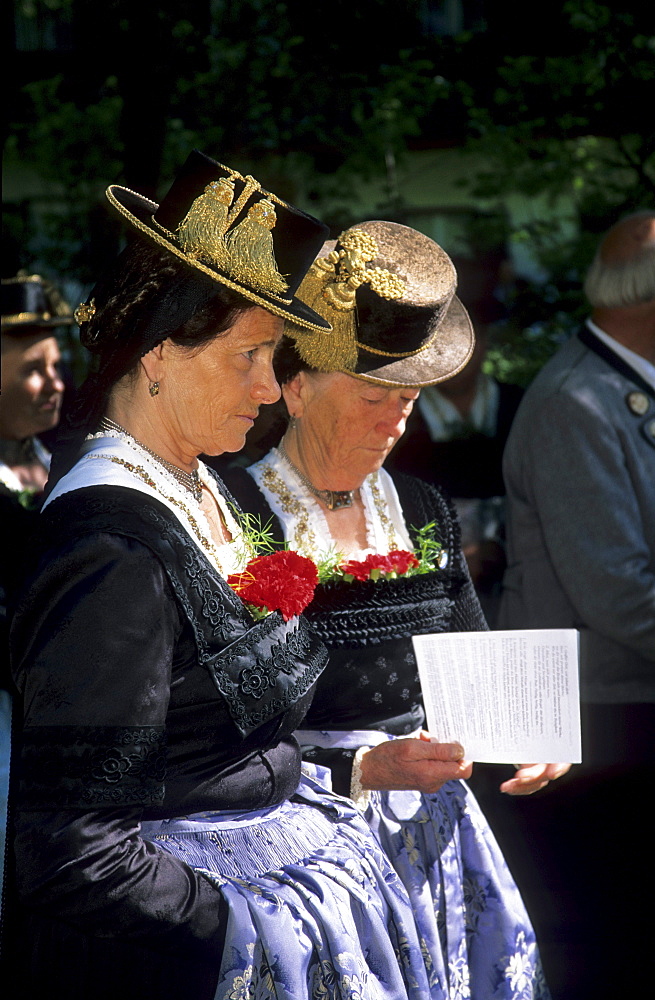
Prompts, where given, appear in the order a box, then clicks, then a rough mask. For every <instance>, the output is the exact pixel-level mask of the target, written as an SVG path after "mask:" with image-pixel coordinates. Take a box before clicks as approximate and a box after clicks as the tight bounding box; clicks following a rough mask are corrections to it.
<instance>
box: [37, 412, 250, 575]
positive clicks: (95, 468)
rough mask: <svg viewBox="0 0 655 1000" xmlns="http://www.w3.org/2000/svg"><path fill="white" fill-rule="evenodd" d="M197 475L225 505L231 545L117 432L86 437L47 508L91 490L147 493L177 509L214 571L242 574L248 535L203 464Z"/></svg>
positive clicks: (186, 496)
mask: <svg viewBox="0 0 655 1000" xmlns="http://www.w3.org/2000/svg"><path fill="white" fill-rule="evenodd" d="M198 473H199V475H200V479H201V480H202V482H203V484H204V485H205V486H206V487H207V489H209V490H210V492H211V494H212V496H213V497H214V498H215V500H216V502H217V504H218V506H219V507H220V510H221V513H222V515H223V517H224V519H225V524H226V526H227V529H228V531H229V532H230V534H231V535H232V541H231V542H227V543H225V544H223V545H216V544H215V543H214V542H213V541H212V538H211V532H210V529H209V522H208V521H207V518H206V517H205V515H204V513H203V511H202V509H201V507H200V505H199V504H198V503H196V501H195V500H194V499H193V497H192V496H191V494H190V493H189V491H188V490H185V489H184V487H183V486H181V484H180V483H178V481H177V480H176V479H175V477H174V476H172V475H171V474H170V473H169V472H167V470H166V469H165V468H164V467H163V466H162V465H160V464H159V462H157V461H156V460H155V459H154V458H153V457H152V456H151V455H149V454H148V452H147V451H146V450H145V449H144V448H142V447H141V446H140V445H139V443H138V442H137V441H135V440H134V438H132V437H131V436H130V435H129V434H122V433H120V432H118V431H109V430H107V431H101V432H98V433H96V434H90V435H89V436H88V437H87V439H86V441H85V442H84V446H83V449H82V454H81V456H80V458H79V460H78V461H77V463H76V464H75V465H74V466H73V468H72V469H71V470H70V471H69V472H68V473H67V474H66V475H65V476H63V477H62V478H61V479H60V480H59V482H58V483H57V485H56V486H55V488H54V489H53V491H52V493H50V495H49V496H48V499H47V500H46V503H45V504H44V507H47V505H48V504H50V503H52V501H53V500H56V499H57V497H60V496H62V495H63V494H64V493H70V492H71V491H73V490H79V489H82V488H84V487H86V486H123V487H126V488H127V489H131V490H136V491H138V492H140V493H145V494H146V496H151V497H155V498H156V499H157V500H159V502H160V503H163V504H164V505H165V506H166V507H168V509H169V510H170V511H172V513H173V514H174V515H175V516H176V518H177V519H178V521H179V522H180V523H181V525H182V526H183V528H184V529H185V530H186V532H187V534H188V535H189V537H190V538H191V540H192V541H193V542H194V544H195V545H197V546H198V548H199V549H200V551H201V552H202V553H203V554H204V555H205V556H206V557H207V558H208V559H209V561H210V562H211V564H212V565H213V566H214V568H215V569H216V570H218V572H219V573H220V574H221V575H222V576H223V577H227V576H229V575H230V573H236V572H240V571H241V570H242V569H243V568H244V566H245V564H246V563H247V561H248V554H247V549H246V545H245V542H244V540H243V534H242V531H241V528H240V527H239V525H238V523H237V521H236V520H235V517H234V515H233V514H232V511H231V510H230V508H229V506H228V503H227V501H226V499H225V497H224V496H223V495H222V494H221V492H220V490H219V489H218V486H217V484H216V481H215V480H214V479H213V477H212V476H211V474H210V473H209V470H208V469H207V467H206V466H205V465H203V463H202V462H199V463H198Z"/></svg>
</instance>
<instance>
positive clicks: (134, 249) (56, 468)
mask: <svg viewBox="0 0 655 1000" xmlns="http://www.w3.org/2000/svg"><path fill="white" fill-rule="evenodd" d="M92 298H93V300H94V303H95V306H96V311H95V314H94V316H93V318H92V319H91V320H90V321H89V322H88V323H84V324H83V326H82V328H81V340H82V343H83V344H84V346H85V347H87V348H88V349H89V350H90V351H91V352H92V354H93V355H94V356H95V363H94V365H93V367H92V370H91V372H90V374H89V375H88V377H87V379H86V380H85V382H84V384H83V385H82V386H81V387H80V389H79V392H78V394H77V398H76V401H75V404H74V406H73V407H72V408H71V411H70V412H69V414H68V416H67V418H66V420H65V422H62V425H60V430H59V433H58V436H57V443H56V446H55V450H54V454H53V460H52V466H51V472H50V477H49V479H48V490H51V489H52V487H53V485H54V484H55V483H56V482H57V480H59V479H61V477H62V476H63V475H65V474H66V472H68V470H69V469H70V468H71V467H72V466H73V465H74V464H75V461H76V460H77V455H78V452H79V448H80V446H81V444H82V441H83V440H84V437H85V436H86V435H87V434H88V433H89V432H91V431H93V430H94V429H95V427H96V426H97V424H98V421H99V419H100V417H101V416H102V415H103V413H104V412H105V409H106V407H107V401H108V398H109V394H110V393H111V390H112V389H113V387H114V386H115V385H116V383H117V382H118V381H119V380H120V379H121V378H123V376H125V375H127V374H128V373H130V372H132V371H134V370H135V369H136V366H137V364H138V362H139V359H140V358H142V357H143V356H144V354H147V353H148V351H150V350H152V348H153V347H156V346H157V344H160V343H161V342H162V341H163V340H166V339H170V340H172V341H173V343H174V344H177V345H178V346H180V347H183V348H186V349H188V350H189V351H196V350H198V349H199V348H201V347H202V346H203V345H204V344H207V343H209V342H210V341H212V340H214V339H215V338H216V337H217V336H220V335H222V334H225V333H226V332H227V331H228V330H229V329H230V328H231V327H232V326H233V325H234V322H235V321H236V319H237V317H238V316H239V314H240V313H243V312H246V311H247V310H248V309H252V308H254V304H253V303H252V302H250V301H249V300H248V299H246V298H245V297H244V296H243V295H240V294H239V293H238V292H234V291H232V290H231V289H230V288H227V287H226V286H224V285H221V284H218V283H217V282H215V281H212V280H211V279H210V278H206V277H205V276H204V275H202V274H198V272H197V271H194V270H193V269H192V268H190V267H189V266H188V265H186V264H184V263H182V262H179V261H178V260H177V259H176V258H175V257H174V256H173V255H172V254H169V253H166V251H164V250H160V249H159V248H158V247H154V246H150V245H149V244H146V243H144V242H143V241H141V240H134V241H133V242H132V243H131V244H130V245H129V246H128V247H127V248H126V249H125V250H124V251H123V253H122V254H120V256H119V257H118V258H117V259H116V261H115V263H114V265H113V267H111V268H110V269H109V270H108V272H107V273H106V275H105V276H104V277H103V279H102V280H101V281H100V282H98V284H97V285H96V287H95V289H94V290H93V293H92Z"/></svg>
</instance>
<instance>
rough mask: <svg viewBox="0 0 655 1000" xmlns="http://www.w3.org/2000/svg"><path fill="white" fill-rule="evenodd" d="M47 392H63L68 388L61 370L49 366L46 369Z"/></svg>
mask: <svg viewBox="0 0 655 1000" xmlns="http://www.w3.org/2000/svg"><path fill="white" fill-rule="evenodd" d="M45 383H46V391H47V392H60V393H61V392H63V391H64V389H65V388H66V386H65V385H64V383H63V380H62V377H61V375H60V374H59V369H58V368H55V366H54V365H51V366H49V367H48V368H47V369H46V377H45Z"/></svg>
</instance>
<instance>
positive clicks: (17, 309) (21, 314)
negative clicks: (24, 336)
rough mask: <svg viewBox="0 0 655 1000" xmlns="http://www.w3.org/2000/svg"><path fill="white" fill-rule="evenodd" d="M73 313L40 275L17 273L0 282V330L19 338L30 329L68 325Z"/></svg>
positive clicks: (50, 284) (71, 321) (48, 282)
mask: <svg viewBox="0 0 655 1000" xmlns="http://www.w3.org/2000/svg"><path fill="white" fill-rule="evenodd" d="M73 322H74V320H73V313H72V311H71V308H70V306H69V305H68V303H67V302H64V300H63V298H62V297H61V295H60V294H59V292H58V291H57V289H56V288H55V286H54V285H53V284H52V283H51V282H50V281H46V279H45V278H42V277H41V275H40V274H23V273H19V274H17V275H16V277H15V278H3V279H2V329H3V331H4V332H6V333H11V335H12V336H14V337H19V336H20V335H21V333H23V332H25V333H28V332H29V331H30V330H32V329H34V327H43V328H45V329H50V328H51V327H56V326H69V325H70V324H71V323H73Z"/></svg>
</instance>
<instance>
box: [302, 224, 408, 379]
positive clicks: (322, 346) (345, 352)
mask: <svg viewBox="0 0 655 1000" xmlns="http://www.w3.org/2000/svg"><path fill="white" fill-rule="evenodd" d="M377 255H378V245H377V242H376V240H375V239H373V237H372V236H369V235H368V233H365V232H364V231H363V230H361V229H348V230H346V231H345V232H344V233H342V234H341V236H340V237H339V239H338V241H337V246H336V248H335V249H334V250H332V251H331V252H330V253H329V254H328V255H327V256H326V257H319V258H318V260H315V261H314V263H313V264H312V266H311V267H310V269H309V271H308V273H307V275H306V277H305V278H304V280H303V282H302V284H301V285H300V288H299V289H298V298H299V299H301V300H302V301H303V302H305V303H306V304H307V305H308V306H310V308H312V309H314V310H315V311H316V312H317V313H318V314H319V315H321V316H323V317H324V318H325V319H327V320H328V321H329V322H330V323H331V324H332V332H331V333H329V332H327V331H326V333H325V334H320V333H314V332H313V331H312V332H311V333H308V332H307V331H306V330H303V331H302V337H298V338H297V339H296V334H297V333H298V332H300V331H298V330H297V328H296V327H294V325H293V324H290V323H287V327H286V333H287V334H288V335H289V336H290V337H293V338H294V339H296V349H297V351H298V353H299V354H300V356H301V357H302V359H303V361H305V362H306V364H308V365H311V367H312V368H316V369H318V371H323V372H336V371H354V370H355V367H356V365H357V350H358V343H357V312H356V308H355V307H356V293H357V289H358V288H359V286H360V285H363V284H364V282H367V283H368V284H369V285H370V286H371V288H372V289H373V291H374V292H376V293H377V294H378V295H379V296H381V297H382V298H383V299H401V298H402V297H403V295H404V294H405V288H406V285H405V282H404V281H403V279H402V278H400V277H399V276H398V275H397V274H393V273H392V272H391V271H387V270H385V269H384V268H381V267H367V266H366V265H367V264H368V262H369V261H371V260H374V259H375V257H377Z"/></svg>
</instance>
